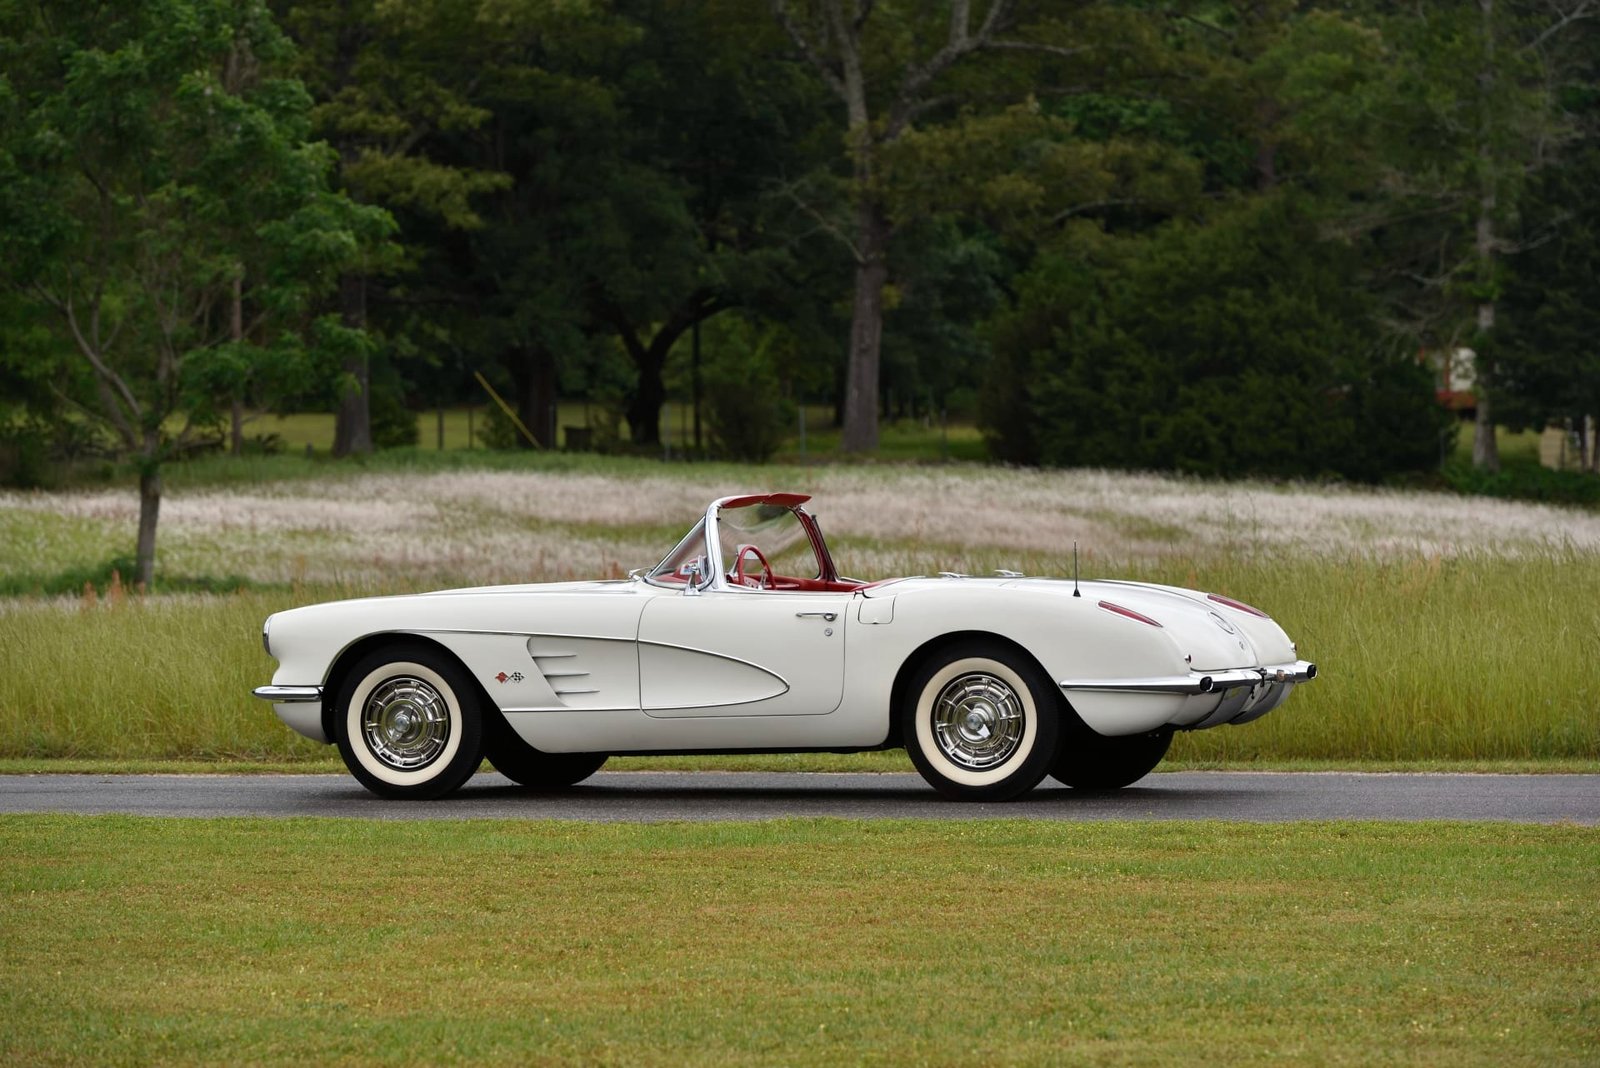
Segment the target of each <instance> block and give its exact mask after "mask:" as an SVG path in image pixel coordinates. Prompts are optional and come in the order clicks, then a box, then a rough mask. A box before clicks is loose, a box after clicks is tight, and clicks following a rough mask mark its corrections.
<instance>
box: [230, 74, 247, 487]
mask: <svg viewBox="0 0 1600 1068" xmlns="http://www.w3.org/2000/svg"><path fill="white" fill-rule="evenodd" d="M232 61H233V59H232V56H230V57H229V62H230V63H231V62H232ZM241 269H242V268H241ZM229 320H230V321H229V331H228V332H229V334H230V335H231V336H232V337H233V342H234V344H236V345H237V344H238V343H240V342H241V341H243V340H244V276H243V275H234V278H233V313H232V315H231V316H230V317H229ZM243 388H244V387H242V386H239V387H236V388H235V389H234V391H233V398H232V399H233V410H232V412H231V413H230V415H231V417H232V418H231V420H230V425H229V428H228V431H229V433H228V441H229V451H230V452H231V453H233V455H235V456H243V455H244V401H242V400H241V399H240V398H239V393H240V391H241V390H242V389H243Z"/></svg>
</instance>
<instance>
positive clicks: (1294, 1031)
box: [0, 816, 1600, 1066]
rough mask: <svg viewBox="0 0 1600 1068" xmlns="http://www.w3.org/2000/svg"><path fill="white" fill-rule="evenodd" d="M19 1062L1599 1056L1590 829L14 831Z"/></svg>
mask: <svg viewBox="0 0 1600 1068" xmlns="http://www.w3.org/2000/svg"><path fill="white" fill-rule="evenodd" d="M0 856H4V857H5V858H6V862H5V865H4V867H3V868H0V895H3V902H0V946H4V950H3V952H0V1062H3V1063H6V1064H19V1065H20V1064H30V1065H32V1064H108V1063H120V1064H147V1063H161V1064H195V1063H219V1062H224V1061H226V1062H229V1063H255V1064H295V1065H303V1064H313V1063H315V1064H322V1063H339V1064H352V1065H356V1064H441V1063H442V1064H465V1063H472V1064H516V1065H525V1064H548V1065H568V1064H571V1065H578V1064H585V1065H587V1064H616V1065H632V1064H638V1065H666V1064H751V1065H767V1064H773V1065H789V1064H834V1063H849V1064H868V1065H902V1064H903V1065H913V1064H952V1065H953V1064H974V1065H980V1064H981V1065H1013V1064H1015V1065H1024V1064H1064V1063H1085V1064H1107V1065H1113V1064H1139V1065H1147V1064H1151V1065H1162V1064H1200V1063H1205V1064H1240V1063H1244V1064H1264V1063H1284V1062H1287V1063H1294V1064H1358V1065H1369V1064H1439V1065H1446V1064H1448V1065H1452V1066H1455V1065H1471V1064H1483V1065H1517V1064H1525V1065H1540V1066H1547V1065H1584V1064H1594V1063H1595V1062H1596V1059H1597V1058H1600V939H1597V938H1596V937H1595V931H1596V929H1597V928H1600V831H1597V830H1596V829H1594V828H1578V827H1527V826H1512V825H1503V824H1459V823H1456V824H1425V825H1424V824H1405V825H1398V824H1373V823H1365V824H1355V823H1347V824H1292V825H1277V826H1258V825H1240V824H1225V823H1203V824H1164V823H1158V824H1138V825H1134V824H1071V823H1024V822H1021V821H994V822H985V821H962V822H948V823H947V822H943V821H940V822H937V823H934V822H910V821H906V822H892V821H891V822H850V821H838V820H795V821H783V822H777V823H759V824H718V825H692V824H669V825H603V826H597V825H590V824H570V823H548V822H520V821H482V822H420V823H409V822H381V821H350V820H339V821H332V820H160V819H145V818H134V817H67V816H59V817H58V816H25V817H3V818H0Z"/></svg>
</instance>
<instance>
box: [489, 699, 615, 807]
mask: <svg viewBox="0 0 1600 1068" xmlns="http://www.w3.org/2000/svg"><path fill="white" fill-rule="evenodd" d="M483 755H484V757H485V758H487V759H488V761H489V763H490V764H493V765H494V770H496V771H498V772H499V773H500V774H502V775H504V776H505V777H506V778H508V779H510V780H511V781H512V782H514V783H518V784H520V785H522V786H527V787H531V788H532V789H535V790H560V789H562V788H564V787H567V786H571V785H573V784H574V783H579V782H582V781H583V780H584V779H587V778H588V777H589V776H591V775H593V774H594V773H595V772H597V771H599V770H600V766H601V765H602V764H604V763H605V762H606V755H607V754H605V753H546V752H544V751H542V750H539V749H535V748H534V747H533V746H531V745H529V744H528V743H527V742H525V741H523V740H522V736H521V735H519V734H517V732H516V731H514V730H512V729H511V725H510V724H508V723H507V722H506V721H505V718H504V717H503V716H499V715H496V714H493V713H491V714H490V715H489V716H487V717H486V722H485V724H484V738H483Z"/></svg>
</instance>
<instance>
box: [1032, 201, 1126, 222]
mask: <svg viewBox="0 0 1600 1068" xmlns="http://www.w3.org/2000/svg"><path fill="white" fill-rule="evenodd" d="M1142 203H1143V201H1141V200H1140V199H1139V198H1138V197H1119V198H1116V199H1114V200H1093V201H1090V202H1088V203H1086V204H1074V205H1072V207H1070V208H1065V209H1063V210H1061V211H1058V212H1056V213H1055V214H1054V215H1052V216H1050V224H1051V225H1052V226H1059V225H1060V224H1062V223H1064V222H1066V221H1067V220H1068V219H1070V218H1072V217H1073V216H1074V215H1082V214H1084V213H1085V212H1090V211H1099V210H1100V209H1101V208H1121V207H1126V206H1128V205H1130V204H1142Z"/></svg>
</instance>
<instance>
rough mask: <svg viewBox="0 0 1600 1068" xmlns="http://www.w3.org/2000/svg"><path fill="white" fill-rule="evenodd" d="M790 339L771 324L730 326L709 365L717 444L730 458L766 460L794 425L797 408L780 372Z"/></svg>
mask: <svg viewBox="0 0 1600 1068" xmlns="http://www.w3.org/2000/svg"><path fill="white" fill-rule="evenodd" d="M786 340H787V339H785V338H784V337H783V335H781V334H780V333H779V332H778V331H776V330H774V329H772V328H768V329H767V330H765V331H764V332H762V333H760V334H759V335H758V334H757V333H756V331H755V329H753V328H751V327H749V326H748V325H743V327H742V328H741V329H735V330H731V331H728V333H727V335H725V336H724V338H723V339H722V343H721V344H720V345H719V346H717V352H716V355H715V356H714V357H713V358H712V359H711V360H710V361H708V362H707V364H706V367H705V379H704V381H705V386H704V389H705V405H706V421H707V422H708V423H709V424H710V429H711V440H712V447H713V449H714V451H715V452H716V453H717V455H718V456H720V457H722V458H723V459H727V460H740V461H745V462H748V463H765V462H766V461H767V460H770V459H771V458H772V454H773V453H775V452H777V451H778V447H779V446H780V445H782V444H783V441H784V439H785V438H786V437H787V436H788V434H789V428H790V427H791V426H792V425H793V424H794V419H795V407H794V403H793V401H791V400H790V399H789V397H788V396H787V395H786V391H785V389H784V384H783V382H782V380H781V379H780V378H779V377H778V358H777V350H778V349H780V348H781V347H782V346H783V344H784V342H785V341H786Z"/></svg>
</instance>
